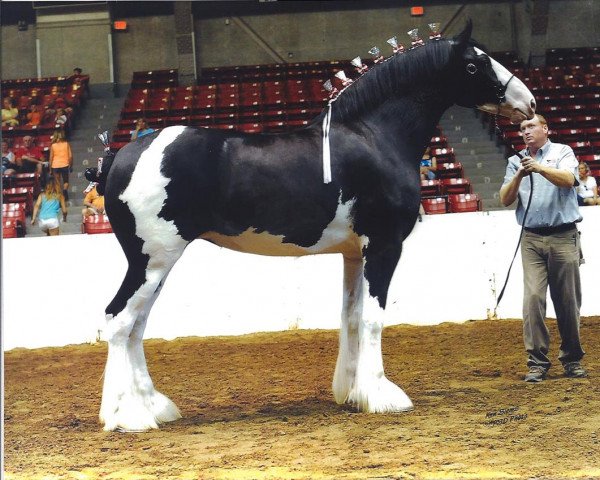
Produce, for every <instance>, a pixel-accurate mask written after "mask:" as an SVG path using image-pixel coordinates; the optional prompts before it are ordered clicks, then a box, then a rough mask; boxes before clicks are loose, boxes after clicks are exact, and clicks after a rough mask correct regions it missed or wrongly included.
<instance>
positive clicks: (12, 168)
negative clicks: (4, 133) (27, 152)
mask: <svg viewBox="0 0 600 480" xmlns="http://www.w3.org/2000/svg"><path fill="white" fill-rule="evenodd" d="M15 162H16V160H15V154H14V152H12V151H11V150H10V148H8V142H7V141H6V140H2V175H14V174H15V173H17V169H18V168H19V167H18V165H17V164H16V163H15Z"/></svg>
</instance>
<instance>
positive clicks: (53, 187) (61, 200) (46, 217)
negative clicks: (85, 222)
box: [31, 178, 67, 236]
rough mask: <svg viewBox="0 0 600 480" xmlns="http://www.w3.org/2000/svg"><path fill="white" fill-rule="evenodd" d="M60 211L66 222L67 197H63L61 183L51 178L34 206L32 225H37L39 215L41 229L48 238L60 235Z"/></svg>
mask: <svg viewBox="0 0 600 480" xmlns="http://www.w3.org/2000/svg"><path fill="white" fill-rule="evenodd" d="M60 211H62V216H63V222H66V221H67V208H66V206H65V197H63V195H62V192H61V189H60V183H58V182H57V181H56V180H55V179H53V178H49V179H48V182H47V183H46V188H45V189H44V191H43V192H42V193H40V195H39V196H38V198H37V200H36V202H35V205H34V206H33V215H32V216H31V224H32V225H35V221H36V219H37V218H38V213H39V218H40V229H41V230H42V231H43V232H45V233H46V235H48V236H55V235H58V234H59V232H60V222H59V220H58V212H60Z"/></svg>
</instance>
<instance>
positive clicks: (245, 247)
mask: <svg viewBox="0 0 600 480" xmlns="http://www.w3.org/2000/svg"><path fill="white" fill-rule="evenodd" d="M354 237H355V236H354V234H352V233H351V232H348V231H345V232H341V231H336V232H333V231H331V230H325V231H324V232H323V236H322V237H321V239H320V240H319V242H317V243H316V244H315V245H311V246H309V247H305V246H300V245H296V244H294V243H289V242H286V241H285V238H284V236H283V235H272V234H270V233H268V232H260V233H257V232H255V231H254V229H252V228H249V229H248V230H246V231H245V232H243V233H241V234H240V235H235V236H229V235H223V234H221V233H216V232H208V233H205V234H203V235H201V236H200V238H202V239H204V240H208V241H210V242H212V243H214V244H215V245H218V246H220V247H224V248H229V249H230V250H236V251H238V252H245V253H254V254H256V255H269V256H276V257H301V256H304V255H315V254H318V253H348V254H350V253H351V251H353V250H355V249H356V248H355V245H356V241H355V240H356V239H355V238H354Z"/></svg>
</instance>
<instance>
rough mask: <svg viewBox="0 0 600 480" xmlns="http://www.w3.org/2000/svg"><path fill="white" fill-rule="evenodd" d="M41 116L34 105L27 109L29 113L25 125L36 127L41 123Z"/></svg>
mask: <svg viewBox="0 0 600 480" xmlns="http://www.w3.org/2000/svg"><path fill="white" fill-rule="evenodd" d="M42 117H43V114H42V112H40V109H39V106H37V105H36V104H35V103H34V104H33V105H31V107H29V113H28V114H27V125H31V126H34V127H37V126H38V125H39V124H40V123H42Z"/></svg>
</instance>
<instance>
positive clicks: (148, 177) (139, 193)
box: [100, 127, 188, 431]
mask: <svg viewBox="0 0 600 480" xmlns="http://www.w3.org/2000/svg"><path fill="white" fill-rule="evenodd" d="M184 129H185V127H171V128H166V129H165V130H163V131H162V132H161V133H160V134H159V135H158V137H157V138H156V139H155V140H154V141H153V142H152V144H151V145H150V147H149V148H148V149H147V150H146V151H144V153H143V154H142V155H141V157H140V159H139V161H138V164H137V165H136V168H135V170H134V172H133V175H132V177H131V181H130V182H129V185H128V186H127V188H126V189H125V191H124V192H123V193H122V194H121V196H120V199H121V200H122V201H123V202H125V203H127V204H128V206H129V209H130V210H131V213H132V214H133V216H134V218H135V223H136V235H137V236H139V237H140V238H141V239H142V240H143V241H144V243H143V247H142V252H143V253H146V254H148V255H149V257H150V258H149V260H148V265H147V267H146V272H145V275H146V281H145V282H144V283H143V284H142V286H141V287H140V288H139V289H138V290H137V291H136V292H135V293H134V294H133V296H132V297H131V298H130V299H129V300H128V301H127V304H126V306H125V309H124V310H123V311H122V312H120V313H119V314H118V315H117V316H116V317H114V318H112V317H111V316H107V328H106V337H107V341H108V346H109V349H108V358H107V361H106V370H105V373H104V390H103V394H102V405H101V407H100V419H101V421H103V422H104V423H105V425H104V430H116V429H122V430H127V431H143V430H148V429H150V428H158V425H159V424H160V423H162V422H168V421H172V420H176V419H178V418H180V417H181V414H180V413H179V410H178V409H177V407H176V406H175V404H174V403H173V402H172V401H171V400H169V399H168V398H167V397H166V396H165V395H163V394H161V393H160V392H158V391H156V390H155V388H154V385H153V383H152V379H151V378H150V374H149V373H148V368H147V365H146V358H145V356H144V350H143V343H142V339H143V332H144V328H145V325H146V319H147V316H148V314H149V312H150V308H151V307H152V304H153V303H154V301H155V300H156V297H158V294H159V293H160V288H159V285H160V282H161V281H162V280H163V279H164V278H165V277H166V275H167V273H168V272H169V270H170V269H171V267H172V266H173V265H174V264H175V262H176V261H177V259H179V257H180V256H181V254H182V253H183V250H184V249H185V247H186V245H187V243H188V242H187V241H185V240H184V239H183V238H181V237H180V236H179V234H178V231H177V227H176V226H175V224H174V223H173V222H172V221H166V220H164V219H163V218H160V217H159V216H158V214H159V213H160V211H161V209H162V207H163V204H164V202H165V200H166V199H167V192H166V190H165V187H166V186H167V185H168V183H169V181H170V179H168V178H166V177H164V176H163V175H162V174H161V172H160V166H161V162H162V159H163V155H164V149H165V147H167V146H168V145H170V144H171V143H172V142H173V141H174V140H175V139H176V138H177V136H179V135H180V134H181V132H182V131H183V130H184Z"/></svg>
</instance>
